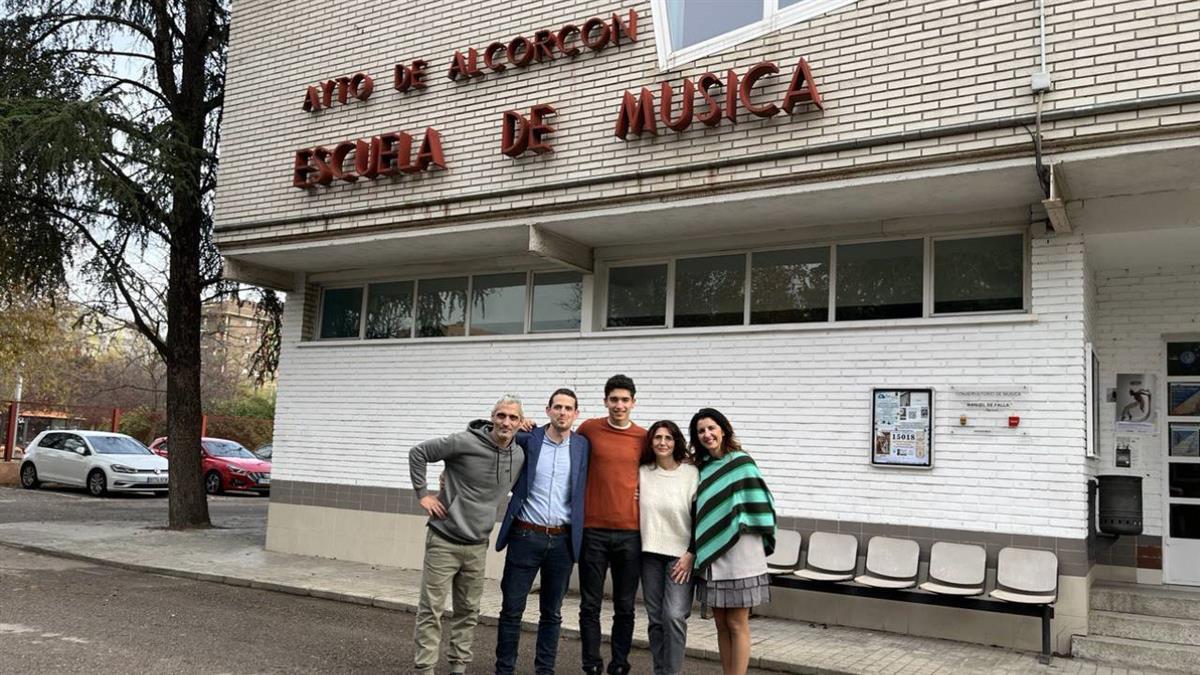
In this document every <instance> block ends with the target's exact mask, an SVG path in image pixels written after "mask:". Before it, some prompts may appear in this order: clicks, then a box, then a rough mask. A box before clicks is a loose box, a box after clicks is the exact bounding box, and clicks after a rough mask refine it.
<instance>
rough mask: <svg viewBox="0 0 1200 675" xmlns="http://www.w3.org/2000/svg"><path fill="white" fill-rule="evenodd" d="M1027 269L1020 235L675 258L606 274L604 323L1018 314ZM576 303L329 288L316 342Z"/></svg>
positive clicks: (554, 314) (478, 330)
mask: <svg viewBox="0 0 1200 675" xmlns="http://www.w3.org/2000/svg"><path fill="white" fill-rule="evenodd" d="M927 252H928V253H930V254H931V255H927ZM927 257H930V258H931V260H927ZM927 263H931V264H927ZM1024 270H1025V238H1024V235H1022V234H1003V235H992V236H982V237H969V238H956V239H933V240H929V239H926V238H914V239H902V240H893V241H878V242H868V243H856V244H835V245H831V246H818V247H808V248H794V249H785V250H770V251H754V252H747V253H733V254H722V255H710V256H699V257H680V258H672V259H669V260H665V261H656V262H646V263H636V264H629V265H620V266H613V267H610V268H609V270H608V275H607V283H606V285H605V288H606V289H607V290H606V292H605V294H604V299H605V304H604V307H603V317H604V323H603V325H604V327H605V328H607V329H629V328H645V327H674V328H687V327H706V326H736V325H766V324H789V323H808V322H819V321H831V320H832V321H862V320H870V319H906V318H919V317H923V316H926V315H928V314H935V315H944V314H961V313H969V312H1002V311H1020V310H1023V309H1025V271H1024ZM930 286H931V288H929V287H930ZM927 290H928V291H929V292H928V293H927ZM927 295H928V296H929V300H928V302H929V307H928V308H927V307H926V302H927V300H926V296H927ZM582 300H583V279H582V275H580V274H579V273H576V272H547V273H542V272H536V273H526V272H516V273H504V274H482V275H475V276H470V277H467V276H462V277H450V278H441V279H420V280H415V281H392V282H387V283H372V284H366V285H363V286H354V287H351V288H328V289H325V291H324V293H323V296H322V311H321V323H320V326H321V330H320V336H321V337H322V338H364V339H368V340H369V339H379V338H408V337H447V336H459V335H513V334H521V333H529V332H554V331H577V330H579V328H580V326H581V315H582V307H583V302H582Z"/></svg>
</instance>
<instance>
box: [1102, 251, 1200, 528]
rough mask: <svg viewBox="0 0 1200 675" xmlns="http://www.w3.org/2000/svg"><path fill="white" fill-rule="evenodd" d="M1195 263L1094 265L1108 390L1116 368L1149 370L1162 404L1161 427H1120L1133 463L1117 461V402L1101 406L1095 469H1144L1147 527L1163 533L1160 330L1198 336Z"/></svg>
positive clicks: (1199, 275) (1199, 292)
mask: <svg viewBox="0 0 1200 675" xmlns="http://www.w3.org/2000/svg"><path fill="white" fill-rule="evenodd" d="M1197 298H1200V266H1194V267H1174V268H1155V269H1107V270H1098V271H1097V272H1096V304H1097V309H1098V313H1097V321H1096V349H1097V354H1098V355H1099V356H1100V368H1101V378H1102V381H1103V383H1104V384H1103V386H1104V388H1105V389H1107V388H1111V387H1114V386H1116V376H1117V374H1118V373H1153V374H1155V375H1156V376H1157V377H1158V389H1157V391H1156V392H1155V393H1154V397H1155V399H1156V402H1157V405H1156V407H1157V408H1158V410H1159V413H1158V415H1159V420H1158V433H1156V434H1153V435H1142V434H1125V433H1122V434H1120V436H1122V437H1127V438H1137V439H1138V440H1139V445H1138V446H1137V447H1135V449H1134V452H1133V456H1132V466H1131V467H1130V468H1128V469H1118V468H1115V466H1114V452H1115V451H1114V448H1115V447H1116V446H1115V442H1114V439H1115V434H1114V432H1113V419H1114V416H1115V414H1116V411H1115V404H1113V403H1103V404H1101V407H1100V415H1101V417H1100V419H1101V434H1100V438H1101V444H1100V449H1101V453H1100V458H1099V459H1097V460H1096V461H1095V462H1094V464H1096V467H1095V469H1094V470H1095V471H1096V472H1098V473H1115V474H1127V475H1137V476H1142V477H1143V478H1142V488H1143V489H1142V493H1143V505H1142V508H1143V513H1144V518H1145V523H1144V528H1145V529H1144V532H1145V534H1148V535H1161V534H1162V517H1163V501H1162V480H1163V460H1162V457H1163V456H1164V455H1165V453H1166V451H1165V447H1166V445H1165V441H1164V437H1165V435H1166V433H1167V425H1166V418H1165V415H1166V408H1167V402H1168V400H1167V385H1166V376H1167V369H1166V358H1167V356H1166V343H1165V342H1164V340H1163V336H1164V335H1170V334H1180V333H1193V334H1197V335H1198V336H1200V302H1198V300H1197Z"/></svg>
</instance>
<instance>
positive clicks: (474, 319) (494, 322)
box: [471, 272, 525, 335]
mask: <svg viewBox="0 0 1200 675" xmlns="http://www.w3.org/2000/svg"><path fill="white" fill-rule="evenodd" d="M524 332H525V273H524V272H517V273H513V274H484V275H480V276H477V277H475V285H474V286H473V287H472V289H471V335H517V334H520V333H524Z"/></svg>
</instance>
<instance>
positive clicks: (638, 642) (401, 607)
mask: <svg viewBox="0 0 1200 675" xmlns="http://www.w3.org/2000/svg"><path fill="white" fill-rule="evenodd" d="M0 546H8V547H10V548H15V549H19V550H22V551H29V552H30V553H39V554H41V555H48V556H51V557H55V558H65V559H68V560H78V561H80V562H87V563H93V564H96V565H103V566H105V567H115V568H118V569H123V570H129V571H131V572H146V573H149V574H158V575H161V576H168V577H176V578H179V579H190V580H192V581H206V582H209V583H217V584H224V585H226V586H236V587H239V588H254V589H258V590H263V591H271V592H274V593H287V594H289V595H298V596H307V597H311V598H317V599H319V600H331V601H333V602H344V603H349V604H354V605H363V606H369V607H377V608H379V609H385V610H390V611H395V612H404V613H406V614H416V612H417V606H416V605H414V604H412V603H410V602H404V601H400V600H393V599H389V598H386V597H383V596H374V597H373V596H369V595H362V594H358V593H341V592H338V591H327V590H323V589H319V588H308V587H305V586H294V585H291V584H279V583H274V582H270V581H258V580H255V579H249V578H246V577H234V576H226V575H221V574H209V573H206V572H189V571H186V570H177V569H172V568H170V567H154V566H153V565H142V564H138V563H127V562H120V561H117V560H109V559H107V558H98V557H94V556H89V555H84V554H82V553H71V552H69V551H60V550H57V549H53V548H45V547H43V546H34V545H31V544H21V543H16V542H10V541H3V540H0ZM479 623H481V624H483V625H485V626H496V625H498V624H499V618H498V617H494V616H489V615H486V614H483V613H480V615H479ZM537 628H538V625H537V622H536V621H526V620H522V621H521V630H522V631H524V632H526V633H536V632H537ZM561 636H562V637H567V638H571V639H575V640H577V639H579V629H578V628H567V627H563V628H562V630H561ZM609 639H610V636H608V635H601V641H602V642H609ZM633 646H635V647H638V648H641V649H647V648H649V646H650V644H649V642H648V641H647V640H644V639H642V638H639V637H635V638H633ZM686 654H687V656H689V657H692V658H698V659H701V660H704V661H714V662H717V663H720V662H721V655H720V653H718V652H717V651H715V650H712V649H701V648H696V647H688V648H687V650H686ZM750 666H751V667H752V668H760V669H763V670H772V671H778V672H784V673H798V674H800V675H856V674H855V673H854V672H853V671H847V670H835V669H829V668H819V667H814V666H804V665H798V664H792V663H783V662H780V661H776V660H775V659H772V658H770V657H761V656H751V657H750Z"/></svg>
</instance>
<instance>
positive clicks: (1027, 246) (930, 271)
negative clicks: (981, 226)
mask: <svg viewBox="0 0 1200 675" xmlns="http://www.w3.org/2000/svg"><path fill="white" fill-rule="evenodd" d="M1013 235H1020V236H1021V307H1020V308H1018V309H990V310H983V311H979V312H935V311H934V307H935V305H934V300H935V298H934V290H935V287H934V284H935V283H936V282H937V270H936V269H935V267H934V266H935V263H936V261H935V260H934V253H935V248H934V244H935V243H936V242H939V241H953V240H958V239H986V238H989V237H1003V236H1013ZM925 239H926V244H925V260H926V263H925V268H926V270H927V272H926V277H925V309H926V311H925V316H927V317H938V318H941V317H948V316H979V315H981V314H1025V313H1028V312H1029V310H1030V307H1032V296H1033V280H1032V278H1031V277H1030V275H1029V274H1028V272H1029V266H1030V264H1031V262H1032V242H1031V240H1030V237H1029V229H1028V228H1025V229H1023V230H1021V231H1020V232H1017V231H1015V230H1014V229H1012V228H1005V229H991V230H980V231H976V232H971V233H968V234H961V233H960V234H947V235H938V236H934V235H929V236H926V237H925Z"/></svg>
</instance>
